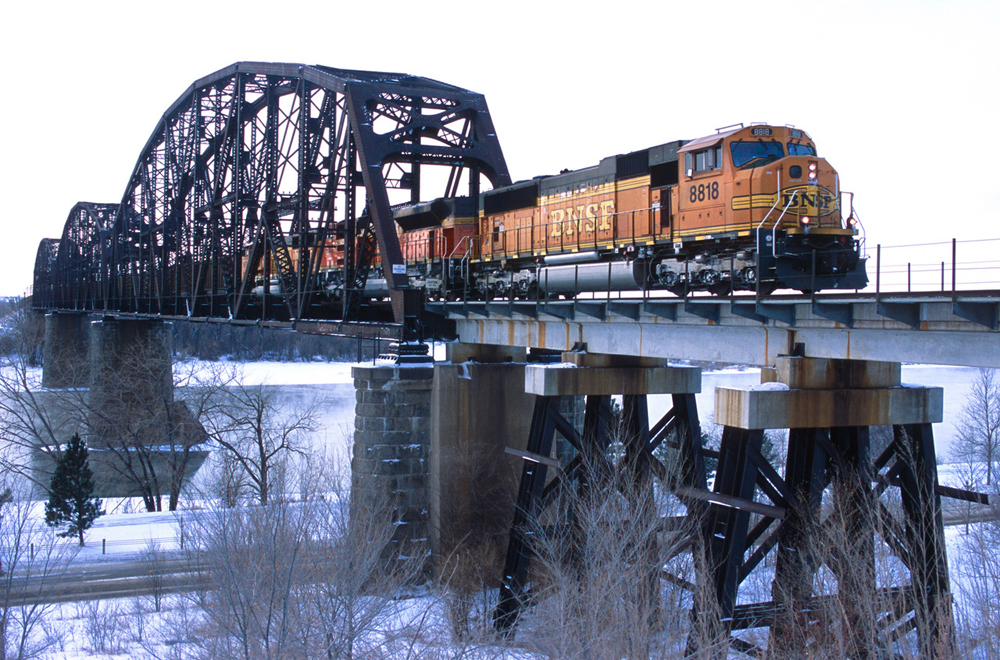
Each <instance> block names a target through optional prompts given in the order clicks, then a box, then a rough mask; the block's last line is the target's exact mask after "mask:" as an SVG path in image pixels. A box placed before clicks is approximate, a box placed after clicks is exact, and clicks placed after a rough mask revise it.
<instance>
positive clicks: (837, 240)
mask: <svg viewBox="0 0 1000 660" xmlns="http://www.w3.org/2000/svg"><path fill="white" fill-rule="evenodd" d="M680 153H681V154H682V155H683V162H682V164H681V167H682V168H683V170H682V172H681V173H680V175H681V176H680V179H681V184H680V190H679V191H678V195H677V200H676V201H677V216H678V228H677V232H676V233H677V236H678V238H679V239H680V241H681V244H682V245H685V247H686V245H687V244H689V243H690V244H691V245H697V246H699V248H700V247H701V246H703V245H705V244H706V241H709V242H711V243H713V244H715V245H717V246H718V247H717V248H716V251H715V253H716V254H717V255H721V256H722V257H725V255H726V254H727V252H729V253H730V257H729V258H730V269H731V270H734V266H733V265H732V264H733V262H734V261H736V252H733V251H734V250H735V251H738V252H739V253H741V256H743V257H744V258H743V259H742V260H741V261H740V263H739V264H737V265H736V266H735V270H734V272H735V271H739V272H741V273H753V275H752V276H750V275H748V276H746V277H744V278H743V280H744V281H743V282H742V284H743V285H744V286H743V287H742V288H746V287H747V285H749V284H751V283H753V282H751V280H752V279H755V278H756V277H757V268H759V269H760V277H761V278H762V279H766V280H771V281H779V282H781V283H782V285H783V286H787V287H789V288H796V289H800V290H815V289H819V288H850V289H855V288H862V287H864V286H865V285H866V284H867V281H868V280H867V275H866V274H865V272H864V260H863V259H861V256H860V243H859V240H858V236H857V229H856V227H855V226H853V225H852V224H848V223H845V222H844V219H843V217H842V215H841V208H840V183H839V179H838V176H837V172H836V170H834V169H833V167H832V166H831V165H830V164H829V163H828V162H827V161H826V160H825V159H823V158H820V157H818V156H817V154H816V146H815V144H814V143H813V141H812V140H811V138H810V137H809V136H808V134H806V133H805V131H802V130H799V129H796V128H792V127H789V126H780V127H779V126H763V125H751V126H748V127H743V126H740V127H739V128H735V129H732V130H728V131H720V132H719V133H717V134H716V135H713V136H709V137H705V138H700V139H698V140H693V141H691V142H688V143H687V144H685V145H684V147H683V148H682V149H681V150H680ZM748 248H749V249H748ZM814 255H815V256H814ZM747 256H753V259H746V257H747ZM750 261H753V262H755V263H754V264H753V265H748V263H749V262H750ZM748 269H751V270H748ZM734 284H736V283H734ZM737 288H741V287H737Z"/></svg>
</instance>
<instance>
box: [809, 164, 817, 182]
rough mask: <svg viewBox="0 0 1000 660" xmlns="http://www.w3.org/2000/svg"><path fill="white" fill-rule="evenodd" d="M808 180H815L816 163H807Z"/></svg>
mask: <svg viewBox="0 0 1000 660" xmlns="http://www.w3.org/2000/svg"><path fill="white" fill-rule="evenodd" d="M809 178H810V179H815V178H816V163H809Z"/></svg>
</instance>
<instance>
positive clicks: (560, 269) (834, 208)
mask: <svg viewBox="0 0 1000 660" xmlns="http://www.w3.org/2000/svg"><path fill="white" fill-rule="evenodd" d="M841 198H842V193H841V190H840V183H839V178H838V175H837V172H836V170H834V169H833V167H832V166H831V165H830V164H829V163H827V161H826V160H825V159H823V158H820V157H818V156H817V155H816V147H815V144H814V143H813V141H812V139H811V138H810V137H809V136H808V135H807V134H806V133H805V132H804V131H802V130H799V129H796V128H792V127H789V126H768V125H751V126H746V127H744V126H742V125H740V126H739V127H738V128H732V129H730V130H720V131H719V132H717V133H716V134H715V135H711V136H708V137H704V138H699V139H697V140H692V141H677V142H671V143H667V144H663V145H660V146H657V147H652V148H649V149H644V150H642V151H637V152H633V153H630V154H624V155H618V156H611V157H608V158H605V159H603V160H602V161H601V162H600V164H599V165H596V166H594V167H589V168H585V169H581V170H576V171H572V172H564V173H562V174H559V175H556V176H545V177H536V178H535V179H532V180H530V181H522V182H519V183H516V184H513V185H511V186H506V187H504V188H499V189H496V190H492V191H489V192H486V193H483V194H481V195H480V196H479V199H478V200H473V199H469V198H454V199H443V200H436V201H434V202H430V203H424V204H419V205H415V206H411V207H408V208H406V209H403V210H400V211H397V216H396V217H397V223H398V224H399V231H400V241H401V244H402V247H403V251H404V255H405V257H406V261H407V268H408V273H409V275H410V282H411V285H412V286H415V287H419V288H422V289H424V290H425V291H426V292H427V293H428V295H430V296H431V297H438V296H440V297H448V298H455V297H462V296H469V297H472V296H475V297H494V296H500V297H502V296H508V295H515V296H518V297H534V296H536V295H548V296H552V295H556V294H562V295H565V296H572V295H575V294H577V293H581V292H587V291H595V292H596V291H609V290H612V291H617V290H651V289H665V290H670V291H673V292H674V293H677V294H680V295H683V294H685V293H687V292H689V291H696V290H707V291H711V292H713V293H718V294H724V293H728V292H730V291H733V290H757V289H759V290H760V291H761V292H763V293H769V292H770V291H773V290H774V289H777V288H792V289H799V290H801V291H812V290H819V289H830V288H840V289H860V288H863V287H864V286H865V285H866V284H867V282H868V278H867V275H866V273H865V260H864V258H863V257H862V254H861V248H862V245H861V243H862V240H863V239H862V238H861V237H860V236H859V233H858V226H857V225H858V223H857V220H856V217H855V215H854V213H853V209H851V212H850V214H849V215H848V217H847V218H846V219H845V218H844V217H843V214H842V209H841ZM477 207H478V208H477ZM477 210H478V219H477V218H476V217H475V215H476V214H475V211H477Z"/></svg>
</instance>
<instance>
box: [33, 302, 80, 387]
mask: <svg viewBox="0 0 1000 660" xmlns="http://www.w3.org/2000/svg"><path fill="white" fill-rule="evenodd" d="M89 351H90V318H89V317H88V316H87V314H83V313H79V312H50V313H48V314H46V315H45V340H44V345H43V348H42V387H45V388H48V389H66V388H83V387H90V361H89Z"/></svg>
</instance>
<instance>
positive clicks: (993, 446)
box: [953, 369, 1000, 486]
mask: <svg viewBox="0 0 1000 660" xmlns="http://www.w3.org/2000/svg"><path fill="white" fill-rule="evenodd" d="M953 447H954V449H953V457H954V458H956V459H957V460H958V462H959V463H961V464H962V465H963V466H966V467H967V468H968V469H969V470H970V471H971V472H970V474H967V475H963V477H965V478H967V479H966V480H967V481H969V480H971V479H972V478H973V477H978V476H979V475H978V474H974V473H977V472H979V470H980V469H981V474H982V476H983V477H985V480H986V485H987V486H990V485H992V484H995V483H996V482H997V477H998V473H997V462H998V461H1000V378H997V372H996V370H995V369H980V370H979V372H978V373H977V374H976V377H975V379H973V381H972V389H971V391H970V392H969V397H968V398H967V399H966V402H965V406H964V407H963V408H962V414H961V416H960V417H959V423H958V434H957V436H956V437H955V441H954V443H953ZM977 462H978V463H979V464H980V466H979V467H977V466H976V463H977ZM969 485H970V486H972V485H975V481H971V483H970V484H969Z"/></svg>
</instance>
